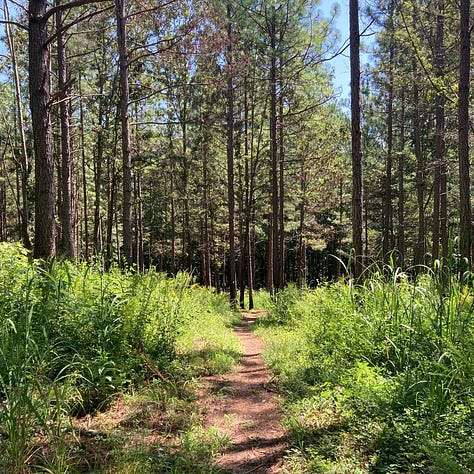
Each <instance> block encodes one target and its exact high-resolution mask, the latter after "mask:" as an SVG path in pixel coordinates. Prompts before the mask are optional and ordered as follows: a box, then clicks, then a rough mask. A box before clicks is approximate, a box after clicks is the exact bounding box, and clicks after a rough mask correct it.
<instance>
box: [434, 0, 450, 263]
mask: <svg viewBox="0 0 474 474" xmlns="http://www.w3.org/2000/svg"><path fill="white" fill-rule="evenodd" d="M444 54H445V52H444V0H438V14H437V16H436V54H435V70H436V77H437V78H438V79H439V80H440V81H442V79H443V75H444ZM445 103H446V98H445V96H444V93H443V92H442V91H438V92H437V94H436V112H435V113H436V137H435V177H434V185H433V196H434V212H433V247H432V254H433V259H434V260H436V259H438V258H440V257H441V256H443V257H446V256H447V252H448V222H447V184H446V181H447V165H446V144H445V136H444V135H445ZM440 245H441V248H442V254H441V253H440Z"/></svg>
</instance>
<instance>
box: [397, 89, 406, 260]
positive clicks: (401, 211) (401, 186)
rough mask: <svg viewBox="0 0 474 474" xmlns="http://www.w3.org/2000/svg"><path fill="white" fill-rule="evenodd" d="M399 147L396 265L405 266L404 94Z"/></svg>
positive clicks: (403, 95) (403, 97) (403, 96)
mask: <svg viewBox="0 0 474 474" xmlns="http://www.w3.org/2000/svg"><path fill="white" fill-rule="evenodd" d="M399 147H400V149H399V152H398V226H397V243H398V266H399V267H400V268H404V267H405V94H403V93H402V97H401V111H400V145H399Z"/></svg>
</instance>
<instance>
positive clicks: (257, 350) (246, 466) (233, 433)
mask: <svg viewBox="0 0 474 474" xmlns="http://www.w3.org/2000/svg"><path fill="white" fill-rule="evenodd" d="M261 315H262V312H258V311H252V312H248V313H244V315H243V321H242V324H241V325H240V326H238V327H237V328H236V329H235V332H236V333H237V335H238V337H239V339H240V340H241V342H242V346H243V354H242V359H241V361H240V364H239V365H238V366H237V367H236V368H235V370H234V371H233V372H231V373H227V374H224V375H215V376H209V377H204V378H203V380H204V381H205V389H204V390H203V392H202V394H201V397H200V403H201V405H202V407H203V408H204V410H205V419H204V426H205V427H207V428H209V427H211V426H215V427H217V428H218V429H219V432H221V433H223V434H226V435H227V436H229V438H230V442H231V445H230V447H229V449H228V450H227V451H226V452H225V453H223V455H222V456H221V457H219V459H218V460H217V465H218V466H219V467H220V468H222V469H223V470H225V471H227V472H230V473H240V474H243V473H277V472H282V463H283V461H282V458H283V455H284V453H285V450H286V448H287V446H288V443H287V433H286V432H285V430H284V429H283V428H282V427H281V424H280V423H281V418H282V415H281V413H280V398H279V396H278V394H277V393H276V390H275V389H274V387H273V386H272V384H271V373H270V371H269V369H268V367H267V366H266V365H265V362H264V361H263V359H262V356H261V353H262V350H263V348H264V344H263V342H262V340H261V339H260V338H258V337H257V336H255V335H254V334H253V333H252V332H251V331H250V329H249V325H250V324H251V323H252V322H254V321H255V320H256V319H257V318H258V317H259V316H261Z"/></svg>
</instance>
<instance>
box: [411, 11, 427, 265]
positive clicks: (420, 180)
mask: <svg viewBox="0 0 474 474" xmlns="http://www.w3.org/2000/svg"><path fill="white" fill-rule="evenodd" d="M417 23H418V19H417V16H416V14H414V15H413V27H416V25H417ZM412 71H413V118H412V120H413V142H414V143H413V144H414V151H415V157H416V196H417V203H418V238H417V243H416V245H415V248H414V252H413V255H414V262H413V263H414V265H415V266H417V268H418V270H421V268H422V267H423V266H424V265H425V264H426V225H425V160H424V157H423V154H422V152H421V126H420V112H421V108H420V92H419V87H418V82H419V73H418V66H417V58H416V55H415V53H413V56H412Z"/></svg>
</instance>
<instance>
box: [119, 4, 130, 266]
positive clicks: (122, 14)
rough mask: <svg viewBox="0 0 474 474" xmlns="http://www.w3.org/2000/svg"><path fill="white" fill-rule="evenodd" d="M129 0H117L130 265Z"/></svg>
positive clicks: (124, 206)
mask: <svg viewBox="0 0 474 474" xmlns="http://www.w3.org/2000/svg"><path fill="white" fill-rule="evenodd" d="M126 6H127V0H115V12H116V18H117V42H118V51H119V65H120V118H121V126H122V173H123V181H122V187H123V189H122V193H123V196H122V199H123V203H122V234H123V235H122V239H123V246H122V256H123V258H124V263H125V264H126V265H127V266H128V267H130V266H131V265H132V264H133V255H132V253H133V245H132V235H133V234H132V207H133V184H132V150H131V136H130V124H129V110H128V105H129V101H130V100H129V95H130V93H129V84H128V55H127V25H126Z"/></svg>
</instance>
